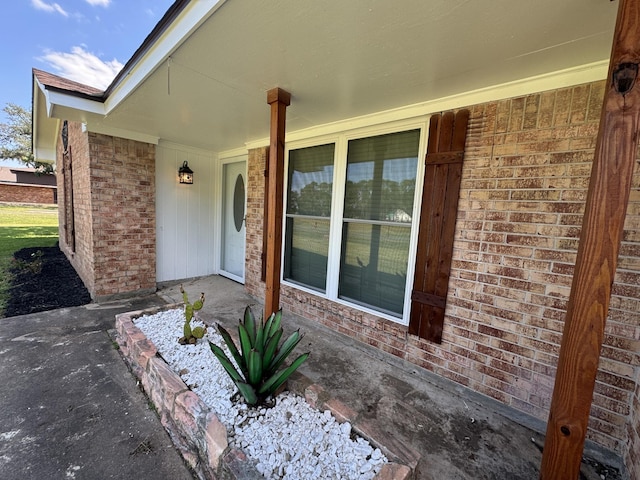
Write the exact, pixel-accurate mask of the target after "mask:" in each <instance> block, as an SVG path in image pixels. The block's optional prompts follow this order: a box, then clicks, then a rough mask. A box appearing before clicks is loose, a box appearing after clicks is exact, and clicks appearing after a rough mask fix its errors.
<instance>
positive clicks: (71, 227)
mask: <svg viewBox="0 0 640 480" xmlns="http://www.w3.org/2000/svg"><path fill="white" fill-rule="evenodd" d="M62 155H63V157H62V165H63V167H62V177H63V182H64V183H63V185H64V240H65V243H66V244H67V246H68V247H69V250H71V252H75V251H76V224H75V212H74V202H73V164H72V162H71V146H69V147H67V151H66V152H64V153H63V154H62Z"/></svg>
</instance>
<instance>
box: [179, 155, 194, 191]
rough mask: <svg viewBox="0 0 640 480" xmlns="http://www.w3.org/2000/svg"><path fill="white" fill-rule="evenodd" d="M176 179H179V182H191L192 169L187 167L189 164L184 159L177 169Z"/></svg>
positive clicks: (189, 183)
mask: <svg viewBox="0 0 640 480" xmlns="http://www.w3.org/2000/svg"><path fill="white" fill-rule="evenodd" d="M178 179H179V180H180V183H186V184H188V185H191V184H192V183H193V170H191V169H190V168H189V164H188V163H187V161H186V160H185V161H184V163H183V164H182V166H181V167H180V168H179V169H178Z"/></svg>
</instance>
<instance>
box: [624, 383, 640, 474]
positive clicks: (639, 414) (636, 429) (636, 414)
mask: <svg viewBox="0 0 640 480" xmlns="http://www.w3.org/2000/svg"><path fill="white" fill-rule="evenodd" d="M637 380H638V383H637V384H636V393H635V395H634V397H633V406H632V415H631V419H630V421H629V422H628V423H627V431H628V435H629V439H628V442H627V445H626V447H627V448H626V453H625V459H624V460H625V465H626V466H627V468H628V469H629V478H640V378H637Z"/></svg>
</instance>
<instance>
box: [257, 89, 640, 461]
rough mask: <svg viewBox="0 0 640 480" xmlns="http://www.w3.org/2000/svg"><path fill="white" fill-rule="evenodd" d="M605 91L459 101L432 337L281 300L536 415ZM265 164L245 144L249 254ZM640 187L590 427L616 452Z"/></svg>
mask: <svg viewBox="0 0 640 480" xmlns="http://www.w3.org/2000/svg"><path fill="white" fill-rule="evenodd" d="M603 95H604V82H597V83H593V84H588V85H580V86H576V87H573V88H565V89H561V90H556V91H549V92H544V93H540V94H536V95H530V96H526V97H519V98H513V99H508V100H503V101H497V102H491V103H487V104H482V105H476V106H472V107H469V108H470V110H471V128H470V134H469V137H468V145H467V153H466V155H465V167H464V171H463V178H462V187H461V193H460V195H461V199H460V205H459V213H458V223H457V226H456V241H455V248H454V258H453V269H452V274H451V280H450V288H449V296H448V305H447V315H446V319H445V325H444V331H443V341H442V344H440V345H436V344H432V343H429V342H426V341H423V340H421V339H419V338H418V337H415V336H412V335H408V334H407V328H406V327H404V326H402V325H399V324H397V323H394V322H391V321H388V320H385V319H381V318H379V317H377V316H375V315H371V314H367V313H363V312H360V311H358V310H356V309H353V308H349V307H346V306H344V305H340V304H337V303H334V302H330V301H327V300H324V299H322V298H320V297H316V296H314V295H310V294H307V293H305V292H302V291H300V290H297V289H295V288H291V287H288V286H283V287H282V292H281V303H282V305H283V308H285V310H288V311H291V312H294V313H296V314H299V315H303V316H305V317H308V318H312V319H315V320H317V321H318V322H320V323H323V324H325V325H327V326H329V327H331V328H333V329H335V330H337V331H340V332H342V333H345V334H347V335H349V336H351V337H353V338H356V339H358V340H360V341H362V342H365V343H368V344H370V345H373V346H375V347H377V348H379V349H381V350H384V351H386V352H389V353H391V354H393V355H396V356H398V357H401V358H403V359H406V360H408V361H410V362H412V363H414V364H416V365H419V366H421V367H423V368H425V369H427V370H430V371H432V372H434V373H436V374H438V375H440V376H443V377H445V378H448V379H450V380H452V381H454V382H456V383H458V384H461V385H464V386H466V387H469V388H471V389H473V390H475V391H476V392H480V393H482V394H485V395H488V396H489V397H491V398H494V399H496V400H498V401H500V402H502V403H503V404H505V405H508V406H510V407H513V408H514V409H516V410H519V411H521V412H525V413H527V414H530V415H533V416H535V417H537V418H539V419H541V420H544V421H546V419H547V416H548V408H549V404H550V399H551V394H552V390H553V384H554V378H555V366H556V362H557V354H558V350H559V345H560V342H561V334H562V329H563V321H564V317H565V311H566V307H567V301H568V296H569V292H570V286H571V280H572V273H573V265H574V263H575V260H576V252H577V247H578V241H579V235H580V229H581V223H582V214H583V211H584V201H585V196H586V191H587V187H588V181H589V176H590V171H591V161H592V159H593V153H594V148H595V140H596V136H597V131H598V121H599V115H600V109H601V106H602V99H603ZM252 162H255V164H252ZM261 162H262V163H261ZM263 162H264V158H263V156H261V155H260V152H259V151H254V152H252V153H251V154H250V156H249V187H248V192H249V198H248V204H249V214H250V215H252V216H253V217H255V218H253V219H252V220H253V221H251V222H250V221H249V218H250V217H248V219H247V251H248V252H261V251H262V245H261V238H262V218H261V205H262V196H263V192H264V180H263V177H262V176H261V172H262V170H263V169H264V163H263ZM639 187H640V172H639V169H638V168H636V172H635V176H634V191H633V193H632V195H631V203H630V205H629V209H628V213H627V222H626V226H625V233H624V243H623V245H622V250H621V254H620V260H619V267H618V272H617V275H616V281H615V285H614V287H613V298H612V301H611V308H610V313H609V317H608V321H607V327H606V335H605V345H604V347H603V350H602V358H601V362H600V370H599V374H598V377H597V385H596V389H595V394H594V402H593V408H592V415H591V420H590V424H589V432H588V437H589V438H590V439H591V440H593V441H595V442H597V443H598V444H600V445H602V446H604V447H606V448H608V449H611V450H613V451H615V452H616V453H618V454H619V455H622V456H625V455H626V456H627V458H629V457H630V456H631V454H629V453H628V452H629V451H631V450H633V449H635V450H636V451H637V450H638V449H640V440H639V436H638V430H640V428H639V427H638V422H639V421H640V413H639V410H640V408H638V403H639V401H638V393H635V397H634V392H636V390H637V380H638V374H639V373H638V371H639V369H638V365H640V313H638V312H640V286H639V285H640V261H639V260H638V259H639V258H640V194H639V192H638V189H639ZM258 265H259V263H258V262H257V259H256V258H249V259H248V263H247V288H248V290H249V291H250V293H252V294H253V295H258V296H260V295H262V292H263V289H264V285H263V284H262V283H261V282H260V281H259V276H256V275H257V272H259V270H258V269H257V266H258ZM634 398H635V404H634V400H633V399H634ZM632 407H635V410H634V412H635V413H634V414H632ZM629 424H632V425H634V426H635V428H633V427H631V428H630V427H629ZM632 430H633V432H634V435H635V436H634V437H633V438H631V439H630V432H631V431H632ZM633 462H635V465H636V467H635V468H636V469H637V470H638V469H640V466H639V465H638V459H637V454H636V458H635V460H633ZM630 468H631V467H630Z"/></svg>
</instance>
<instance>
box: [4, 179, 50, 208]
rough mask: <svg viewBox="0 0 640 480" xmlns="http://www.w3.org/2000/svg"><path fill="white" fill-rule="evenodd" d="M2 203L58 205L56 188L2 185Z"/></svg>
mask: <svg viewBox="0 0 640 480" xmlns="http://www.w3.org/2000/svg"><path fill="white" fill-rule="evenodd" d="M0 202H16V203H44V204H54V203H56V188H55V187H41V186H32V185H11V184H7V183H0Z"/></svg>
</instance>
